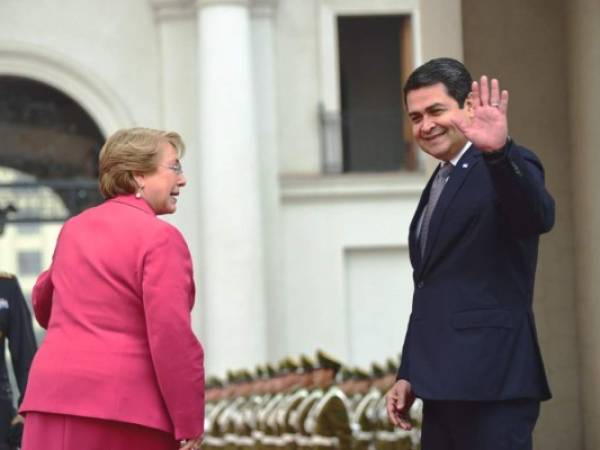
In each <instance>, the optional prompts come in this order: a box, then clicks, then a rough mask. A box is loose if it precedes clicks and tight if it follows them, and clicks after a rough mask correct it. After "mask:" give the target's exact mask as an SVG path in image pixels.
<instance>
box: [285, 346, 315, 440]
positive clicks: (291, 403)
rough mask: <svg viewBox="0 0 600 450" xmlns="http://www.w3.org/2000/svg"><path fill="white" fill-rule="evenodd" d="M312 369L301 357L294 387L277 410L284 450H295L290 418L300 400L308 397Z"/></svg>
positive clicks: (294, 436)
mask: <svg viewBox="0 0 600 450" xmlns="http://www.w3.org/2000/svg"><path fill="white" fill-rule="evenodd" d="M313 369H314V364H313V363H312V361H311V360H310V359H309V358H308V357H307V356H305V355H301V356H300V367H298V368H297V370H296V380H295V383H294V386H293V388H292V390H291V392H290V393H289V394H288V395H287V396H286V398H285V400H284V401H283V402H282V404H281V407H280V408H279V410H278V414H277V423H278V428H279V432H280V436H281V438H282V440H283V447H284V449H285V450H296V429H295V428H294V426H293V424H292V416H293V413H294V412H295V411H296V409H297V408H298V406H299V405H300V403H301V402H302V400H304V399H305V398H306V397H307V396H308V388H310V387H312V385H313V382H312V371H313Z"/></svg>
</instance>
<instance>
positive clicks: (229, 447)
mask: <svg viewBox="0 0 600 450" xmlns="http://www.w3.org/2000/svg"><path fill="white" fill-rule="evenodd" d="M245 401H246V398H245V397H236V398H235V399H233V401H232V402H231V403H230V404H229V405H228V406H227V408H226V409H225V411H223V413H222V414H221V416H220V417H219V421H218V422H219V427H220V429H221V430H222V431H223V439H224V440H225V450H237V442H238V440H237V434H236V428H235V423H236V422H235V419H236V417H237V416H238V414H239V411H240V409H241V407H242V405H243V404H244V402H245Z"/></svg>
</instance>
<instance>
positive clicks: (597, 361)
mask: <svg viewBox="0 0 600 450" xmlns="http://www.w3.org/2000/svg"><path fill="white" fill-rule="evenodd" d="M566 13H567V14H566V16H567V31H568V33H567V34H568V50H567V58H565V62H566V66H567V67H569V75H570V77H569V106H570V111H571V117H570V125H571V146H572V149H571V156H572V158H573V169H574V170H573V194H574V196H573V204H574V208H573V210H574V211H575V212H576V214H575V216H574V219H575V248H576V249H577V251H576V260H575V268H576V272H575V273H576V280H577V285H576V293H577V310H578V318H579V322H578V325H579V327H578V328H579V334H580V342H579V348H580V354H581V387H582V388H581V392H582V394H581V400H582V422H583V430H584V437H585V449H586V450H596V449H598V448H600V427H598V424H599V423H600V385H599V384H598V379H599V378H600V326H599V324H600V323H599V322H600V305H599V303H598V295H599V294H600V278H599V277H598V268H599V267H600V261H599V258H600V241H599V240H598V231H597V230H598V227H599V226H600V207H599V202H598V189H599V188H600V177H598V168H600V152H599V151H598V142H600V127H599V126H598V104H600V84H599V83H598V80H599V79H600V26H599V24H600V2H598V1H597V0H575V1H572V2H569V3H568V6H567V11H566Z"/></svg>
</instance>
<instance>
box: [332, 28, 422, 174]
mask: <svg viewBox="0 0 600 450" xmlns="http://www.w3.org/2000/svg"><path fill="white" fill-rule="evenodd" d="M407 23H408V18H407V17H406V16H350V17H339V18H338V37H339V55H340V88H341V103H342V104H341V106H342V117H341V120H342V124H341V126H342V141H343V154H344V171H346V172H364V171H369V172H377V171H393V170H401V169H407V168H409V169H410V168H412V167H411V164H407V153H408V152H410V151H411V145H410V143H408V142H407V141H408V138H407V137H406V136H405V131H404V130H405V127H404V110H403V96H402V78H403V77H402V74H403V67H402V66H403V65H404V64H406V61H410V58H409V57H406V55H403V53H404V52H406V50H405V49H406V48H410V47H409V46H407V45H405V44H404V43H403V40H406V39H408V37H407V34H406V33H403V29H404V28H405V27H406V26H407ZM409 56H410V55H409ZM407 166H408V167H407Z"/></svg>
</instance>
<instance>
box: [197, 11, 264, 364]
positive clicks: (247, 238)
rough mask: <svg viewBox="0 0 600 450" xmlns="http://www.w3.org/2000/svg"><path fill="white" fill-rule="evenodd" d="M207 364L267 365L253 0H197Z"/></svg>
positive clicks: (203, 286)
mask: <svg viewBox="0 0 600 450" xmlns="http://www.w3.org/2000/svg"><path fill="white" fill-rule="evenodd" d="M196 6H197V24H198V53H197V55H198V70H199V72H198V100H199V104H198V108H199V109H198V112H199V119H198V130H199V131H198V132H199V137H198V143H199V147H200V155H201V161H200V167H201V169H200V173H201V174H200V194H201V208H202V225H203V229H202V248H203V256H202V260H203V264H202V265H203V276H202V277H201V283H202V284H201V285H199V288H200V289H201V290H202V294H203V298H204V310H205V315H206V320H205V322H206V324H205V326H206V330H207V337H206V340H205V346H206V362H207V369H208V371H210V372H216V373H222V372H224V371H225V370H226V369H229V368H236V367H253V366H254V365H255V364H256V363H257V362H262V361H265V359H266V325H267V323H266V317H265V296H264V279H263V273H264V267H263V236H262V222H261V220H262V219H261V202H260V181H259V157H258V153H257V133H256V125H255V121H254V119H255V118H254V114H255V102H254V83H253V72H252V48H251V31H250V11H249V8H250V4H249V0H245V1H242V0H197V1H196Z"/></svg>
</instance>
